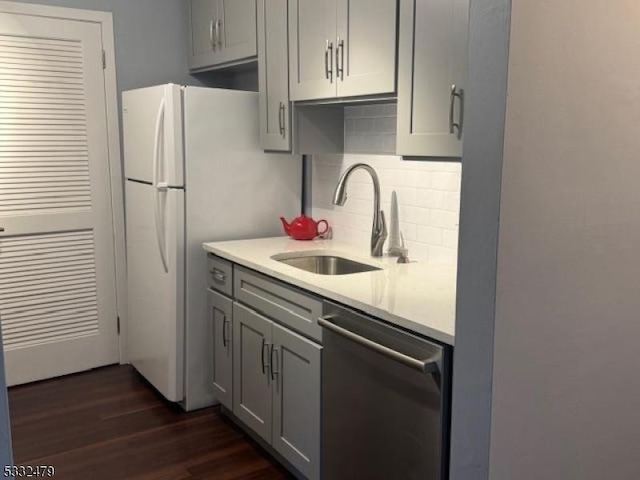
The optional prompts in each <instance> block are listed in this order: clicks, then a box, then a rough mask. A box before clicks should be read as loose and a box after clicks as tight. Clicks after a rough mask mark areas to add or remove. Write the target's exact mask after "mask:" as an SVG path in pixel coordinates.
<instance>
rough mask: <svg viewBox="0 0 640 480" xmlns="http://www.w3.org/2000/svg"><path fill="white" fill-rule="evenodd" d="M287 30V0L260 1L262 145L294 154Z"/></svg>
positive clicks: (259, 43) (259, 51)
mask: <svg viewBox="0 0 640 480" xmlns="http://www.w3.org/2000/svg"><path fill="white" fill-rule="evenodd" d="M267 3H268V5H267ZM287 28H288V27H287V0H258V78H259V83H260V86H259V91H260V144H261V146H262V148H263V149H264V150H275V151H291V110H290V106H289V77H288V75H287V72H288V71H289V35H288V31H287Z"/></svg>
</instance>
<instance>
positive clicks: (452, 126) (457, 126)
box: [449, 83, 464, 138]
mask: <svg viewBox="0 0 640 480" xmlns="http://www.w3.org/2000/svg"><path fill="white" fill-rule="evenodd" d="M456 98H457V99H458V102H459V103H460V110H459V114H458V122H456V121H455V120H454V110H455V105H456ZM463 99H464V91H463V90H462V89H459V90H458V87H457V86H456V84H455V83H454V84H453V85H451V93H450V97H449V133H450V134H456V136H457V137H458V138H460V137H461V136H462V113H463V111H462V108H463V105H462V103H463Z"/></svg>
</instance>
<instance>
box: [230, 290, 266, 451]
mask: <svg viewBox="0 0 640 480" xmlns="http://www.w3.org/2000/svg"><path fill="white" fill-rule="evenodd" d="M272 323H273V322H271V321H270V320H268V319H267V318H265V317H263V316H262V315H259V314H257V313H256V312H254V311H253V310H249V309H248V308H246V307H244V306H242V305H239V304H238V303H237V302H236V303H234V304H233V333H234V335H233V356H234V359H233V365H234V367H233V413H234V414H235V415H236V416H237V417H238V418H239V419H240V420H242V421H243V422H244V423H245V424H246V425H247V426H248V427H249V428H251V429H252V430H253V431H254V432H256V433H257V434H258V435H260V436H261V437H262V438H263V439H264V440H265V441H267V442H271V423H272V417H271V415H272V411H271V409H272V406H271V405H272V395H271V370H270V367H269V362H270V355H269V353H270V348H271V325H272Z"/></svg>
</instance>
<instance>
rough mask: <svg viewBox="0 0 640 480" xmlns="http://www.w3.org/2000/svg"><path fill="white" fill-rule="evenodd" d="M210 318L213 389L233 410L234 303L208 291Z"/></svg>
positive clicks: (219, 398)
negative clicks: (211, 327) (211, 326)
mask: <svg viewBox="0 0 640 480" xmlns="http://www.w3.org/2000/svg"><path fill="white" fill-rule="evenodd" d="M207 295H208V305H209V306H208V312H209V318H210V320H211V322H212V323H213V353H212V355H213V358H212V360H213V388H214V391H215V395H216V398H217V399H218V400H219V401H220V403H222V404H223V405H224V406H225V407H227V408H228V409H230V410H231V409H233V342H232V339H233V301H232V300H231V299H230V298H227V297H225V296H224V295H221V294H219V293H217V292H214V291H213V290H211V289H209V290H207Z"/></svg>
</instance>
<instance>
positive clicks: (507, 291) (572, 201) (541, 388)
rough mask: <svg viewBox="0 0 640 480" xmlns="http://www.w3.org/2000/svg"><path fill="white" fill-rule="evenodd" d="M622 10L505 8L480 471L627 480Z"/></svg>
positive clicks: (517, 3)
mask: <svg viewBox="0 0 640 480" xmlns="http://www.w3.org/2000/svg"><path fill="white" fill-rule="evenodd" d="M638 13H639V10H638V2H633V1H625V2H606V1H589V2H584V1H580V0H538V1H524V0H514V2H513V10H512V30H511V46H510V48H511V51H510V66H509V82H508V102H507V123H506V130H505V153H504V168H503V181H502V210H501V214H500V238H499V245H500V247H499V255H498V283H497V301H496V320H495V346H494V388H493V408H492V435H491V478H492V479H495V480H513V479H518V480H529V479H531V480H534V479H535V480H538V479H540V478H544V479H545V480H569V479H571V480H573V479H580V480H601V479H607V480H631V479H636V478H638V475H639V474H640V457H639V456H638V452H639V451H640V414H639V412H638V408H639V406H640V380H639V379H640V373H639V372H640V254H639V253H638V246H639V245H640V188H639V186H638V179H640V135H639V132H640V126H639V125H640V87H639V85H640V83H639V82H640V62H638V52H639V51H640V33H639V31H638Z"/></svg>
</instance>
